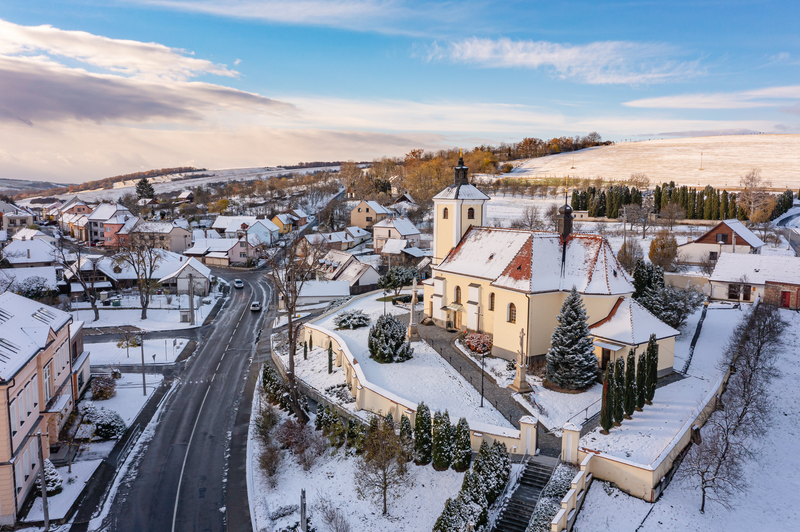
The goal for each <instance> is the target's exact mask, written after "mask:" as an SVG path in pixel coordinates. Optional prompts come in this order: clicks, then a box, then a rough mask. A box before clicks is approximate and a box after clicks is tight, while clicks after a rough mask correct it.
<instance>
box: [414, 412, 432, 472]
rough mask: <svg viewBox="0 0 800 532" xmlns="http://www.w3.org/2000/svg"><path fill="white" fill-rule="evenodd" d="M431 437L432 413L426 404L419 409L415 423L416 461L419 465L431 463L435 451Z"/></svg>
mask: <svg viewBox="0 0 800 532" xmlns="http://www.w3.org/2000/svg"><path fill="white" fill-rule="evenodd" d="M431 440H432V435H431V411H430V409H429V408H428V406H427V405H426V404H425V403H420V404H419V406H418V407H417V417H416V422H415V423H414V455H415V456H414V460H415V462H416V463H417V465H426V464H430V463H431V454H432V451H433V443H432V441H431Z"/></svg>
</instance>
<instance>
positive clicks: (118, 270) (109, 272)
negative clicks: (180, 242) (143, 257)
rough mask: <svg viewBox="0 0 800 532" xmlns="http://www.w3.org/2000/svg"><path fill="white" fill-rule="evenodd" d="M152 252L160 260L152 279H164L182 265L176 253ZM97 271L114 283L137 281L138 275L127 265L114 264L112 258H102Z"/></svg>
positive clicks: (161, 250) (165, 251)
mask: <svg viewBox="0 0 800 532" xmlns="http://www.w3.org/2000/svg"><path fill="white" fill-rule="evenodd" d="M154 252H155V253H158V255H159V256H160V257H161V258H160V260H159V261H158V264H156V266H155V268H154V269H153V272H152V273H153V274H152V276H151V278H153V279H160V278H162V277H165V276H167V275H169V274H171V273H173V272H174V271H175V270H177V269H178V268H180V267H181V266H182V265H183V257H181V256H180V255H178V254H177V253H173V252H171V251H167V250H166V249H156V250H154ZM97 269H98V270H100V271H101V272H103V274H104V275H105V276H106V277H110V278H111V279H113V280H115V281H121V280H129V281H130V280H136V279H138V275H137V274H136V272H135V271H134V270H133V268H131V266H130V265H129V264H127V263H126V262H115V261H114V259H113V258H112V257H103V258H102V259H101V260H100V262H99V263H98V264H97Z"/></svg>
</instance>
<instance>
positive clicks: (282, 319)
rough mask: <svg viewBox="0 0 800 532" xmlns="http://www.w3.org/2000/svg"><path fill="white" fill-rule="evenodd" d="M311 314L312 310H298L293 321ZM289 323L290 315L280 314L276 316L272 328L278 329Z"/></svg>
mask: <svg viewBox="0 0 800 532" xmlns="http://www.w3.org/2000/svg"><path fill="white" fill-rule="evenodd" d="M325 306H327V303H326V304H325ZM310 315H311V313H310V312H298V313H296V314H295V316H294V318H293V320H292V322H293V323H294V321H296V320H302V319H303V318H305V317H307V316H310ZM288 323H289V317H288V316H286V315H285V314H284V315H281V316H278V317H277V318H275V321H274V323H273V324H272V328H273V329H277V328H278V327H283V326H284V325H287V324H288Z"/></svg>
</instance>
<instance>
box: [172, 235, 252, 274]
mask: <svg viewBox="0 0 800 532" xmlns="http://www.w3.org/2000/svg"><path fill="white" fill-rule="evenodd" d="M183 254H184V255H186V256H187V257H194V258H196V259H197V260H199V261H200V262H202V263H203V264H207V265H209V266H224V267H227V266H230V265H231V264H238V263H243V262H247V261H248V260H249V259H257V258H258V250H257V246H255V245H253V244H252V243H248V241H247V240H245V239H244V238H197V239H195V241H194V244H193V245H192V247H190V248H189V249H187V250H186V251H184V252H183Z"/></svg>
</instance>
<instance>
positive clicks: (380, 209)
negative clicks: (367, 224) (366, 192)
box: [364, 201, 389, 214]
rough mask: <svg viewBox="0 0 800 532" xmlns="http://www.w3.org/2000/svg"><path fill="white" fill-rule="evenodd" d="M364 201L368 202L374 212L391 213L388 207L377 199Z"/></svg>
mask: <svg viewBox="0 0 800 532" xmlns="http://www.w3.org/2000/svg"><path fill="white" fill-rule="evenodd" d="M364 203H366V204H367V206H368V207H369V208H370V209H372V212H374V213H375V214H389V211H388V210H387V209H386V207H384V206H383V205H381V204H380V203H378V202H377V201H365V202H364Z"/></svg>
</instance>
